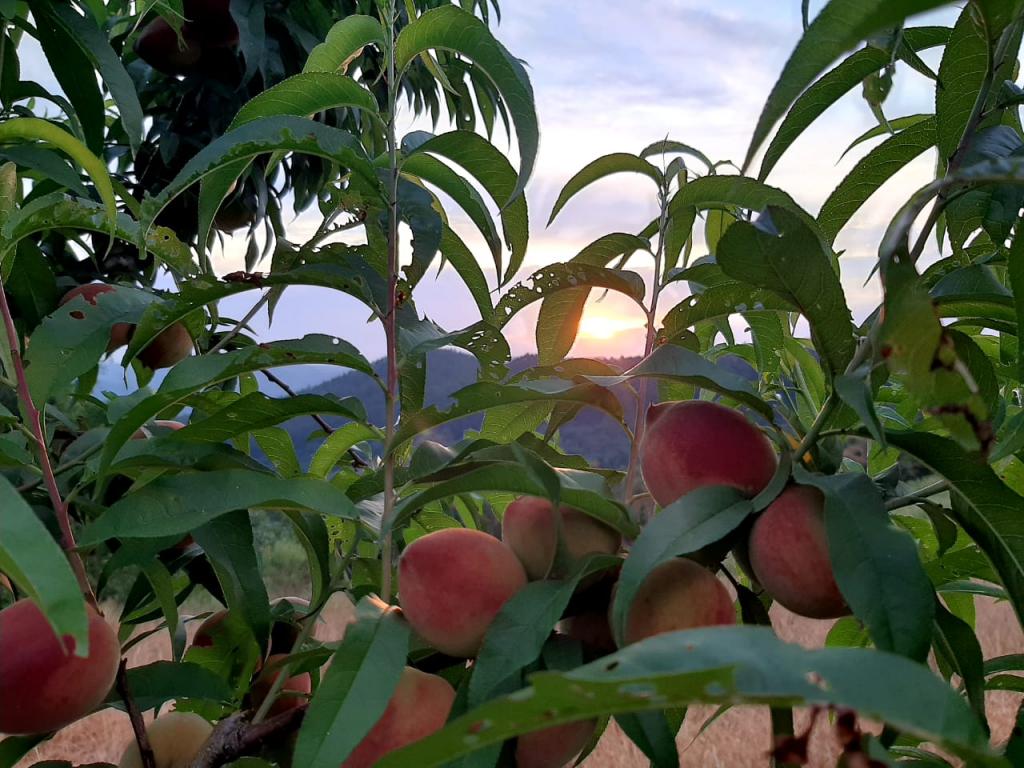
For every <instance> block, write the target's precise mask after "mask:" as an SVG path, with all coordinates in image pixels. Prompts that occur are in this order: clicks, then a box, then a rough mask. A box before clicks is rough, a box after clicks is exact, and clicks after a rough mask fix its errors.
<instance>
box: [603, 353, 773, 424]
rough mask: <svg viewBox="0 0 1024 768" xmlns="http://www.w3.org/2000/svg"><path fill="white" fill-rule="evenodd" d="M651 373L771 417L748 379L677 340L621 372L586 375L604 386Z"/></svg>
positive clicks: (768, 408)
mask: <svg viewBox="0 0 1024 768" xmlns="http://www.w3.org/2000/svg"><path fill="white" fill-rule="evenodd" d="M643 377H650V378H654V379H667V380H669V381H680V382H683V383H685V384H693V385H695V386H698V387H701V388H703V389H710V390H712V391H714V392H718V393H720V394H723V395H725V396H726V397H731V398H732V399H733V400H736V401H737V402H739V403H742V404H744V405H747V406H749V407H751V408H753V409H755V410H756V411H758V412H760V413H762V414H763V415H765V416H767V417H768V418H771V414H772V411H771V408H770V407H769V406H768V405H767V404H766V403H765V402H764V400H762V399H761V397H760V395H758V394H757V392H756V391H755V390H754V389H753V388H752V387H751V386H750V384H749V383H748V382H747V380H746V379H744V378H743V377H741V376H737V375H736V374H734V373H731V372H730V371H727V370H726V369H725V368H721V367H719V366H717V365H715V364H714V363H712V362H711V361H710V360H706V359H705V358H704V357H702V356H701V355H698V354H697V353H696V352H691V351H690V350H688V349H684V348H683V347H677V346H675V345H674V344H666V345H663V346H661V347H658V348H657V349H655V350H654V352H652V353H651V354H650V355H648V356H647V357H646V358H644V359H643V360H642V361H640V362H639V363H637V364H636V365H635V366H634V367H632V368H630V369H629V370H628V371H626V372H625V373H624V374H622V375H621V376H587V378H588V379H589V380H590V381H592V382H594V383H595V384H598V385H600V386H602V387H616V386H618V385H620V384H624V383H625V382H627V381H632V380H633V379H637V378H643Z"/></svg>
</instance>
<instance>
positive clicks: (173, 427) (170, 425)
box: [153, 419, 185, 432]
mask: <svg viewBox="0 0 1024 768" xmlns="http://www.w3.org/2000/svg"><path fill="white" fill-rule="evenodd" d="M153 426H154V427H160V429H169V430H170V431H171V432H177V431H178V430H179V429H184V428H185V425H184V424H182V423H181V422H180V421H171V420H168V419H157V420H156V421H154V422H153Z"/></svg>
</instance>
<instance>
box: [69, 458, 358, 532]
mask: <svg viewBox="0 0 1024 768" xmlns="http://www.w3.org/2000/svg"><path fill="white" fill-rule="evenodd" d="M250 507H274V508H284V509H311V510H313V511H315V512H319V513H320V514H322V515H326V516H328V517H336V518H342V519H345V520H359V517H360V514H359V510H357V509H356V508H355V506H354V505H353V504H352V502H351V501H349V499H348V497H347V496H346V495H345V494H344V493H343V492H342V491H340V490H338V489H337V488H335V487H334V486H333V485H331V484H330V483H328V482H325V481H323V480H317V479H313V478H306V477H302V478H293V479H283V478H279V477H274V476H273V475H266V474H261V473H258V472H249V471H245V470H237V469H229V470H219V471H214V472H197V473H191V474H183V475H167V476H164V477H160V478H158V479H156V480H154V481H153V482H151V483H149V484H148V485H146V486H144V487H143V488H141V489H140V490H138V491H135V492H133V493H130V494H128V495H127V496H125V497H124V498H123V499H121V500H120V501H118V502H117V503H116V504H114V505H113V506H112V507H110V508H109V509H108V510H107V511H106V512H105V513H103V514H102V515H101V516H100V517H99V518H97V519H96V520H94V521H93V522H91V523H90V524H89V525H87V526H86V527H85V530H84V531H83V532H82V536H81V539H80V542H79V543H80V544H82V546H94V545H96V544H99V543H100V542H103V541H105V540H107V539H113V538H123V539H151V538H160V537H163V536H176V535H178V534H185V533H188V532H189V531H192V530H193V529H196V528H199V527H200V526H203V525H205V524H207V523H209V522H210V521H212V520H216V519H217V518H219V517H221V516H223V515H226V514H228V513H229V512H233V511H235V510H240V509H248V508H250Z"/></svg>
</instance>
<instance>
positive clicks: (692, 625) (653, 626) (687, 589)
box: [623, 558, 736, 645]
mask: <svg viewBox="0 0 1024 768" xmlns="http://www.w3.org/2000/svg"><path fill="white" fill-rule="evenodd" d="M735 623H736V612H735V609H734V608H733V604H732V598H731V597H730V596H729V590H727V589H726V588H725V585H724V584H723V583H722V582H721V581H720V580H719V578H718V577H717V576H715V574H713V573H712V572H711V571H709V570H708V569H707V568H704V567H703V566H700V565H698V564H697V563H695V562H693V561H692V560H687V559H685V558H674V559H672V560H669V561H667V562H664V563H662V564H661V565H659V566H658V567H657V568H655V569H654V570H653V571H651V572H650V573H649V574H648V575H647V578H646V579H644V582H643V584H641V585H640V589H638V590H637V592H636V595H635V596H634V598H633V603H632V605H631V606H630V608H629V615H628V616H627V618H626V628H625V632H624V633H623V640H624V641H625V643H626V644H627V645H628V644H630V643H636V642H639V641H641V640H644V639H646V638H648V637H653V636H654V635H660V634H663V633H665V632H676V631H679V630H683V629H697V628H698V627H714V626H719V625H724V624H735Z"/></svg>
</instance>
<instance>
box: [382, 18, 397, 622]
mask: <svg viewBox="0 0 1024 768" xmlns="http://www.w3.org/2000/svg"><path fill="white" fill-rule="evenodd" d="M387 14H388V19H387V22H388V25H387V26H388V45H387V59H388V61H387V72H388V125H387V128H388V161H389V167H390V174H389V178H388V296H387V307H386V309H385V315H384V337H385V341H386V342H387V389H386V391H385V393H384V406H385V408H384V410H385V415H384V512H383V516H382V519H381V529H382V530H383V531H384V540H383V541H382V542H381V590H380V591H381V595H380V596H381V599H383V600H384V602H385V603H389V602H391V566H392V560H393V551H392V550H393V546H394V542H393V536H392V533H391V522H392V518H393V517H394V510H395V456H394V451H393V450H392V449H393V447H394V446H393V445H392V443H393V442H394V438H395V420H396V419H397V413H398V409H397V405H398V327H397V320H398V318H397V314H398V177H399V168H398V134H397V128H396V124H395V119H396V114H395V113H396V112H397V111H398V77H397V72H396V67H395V2H394V0H391V1H390V2H389V3H388V4H387Z"/></svg>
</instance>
